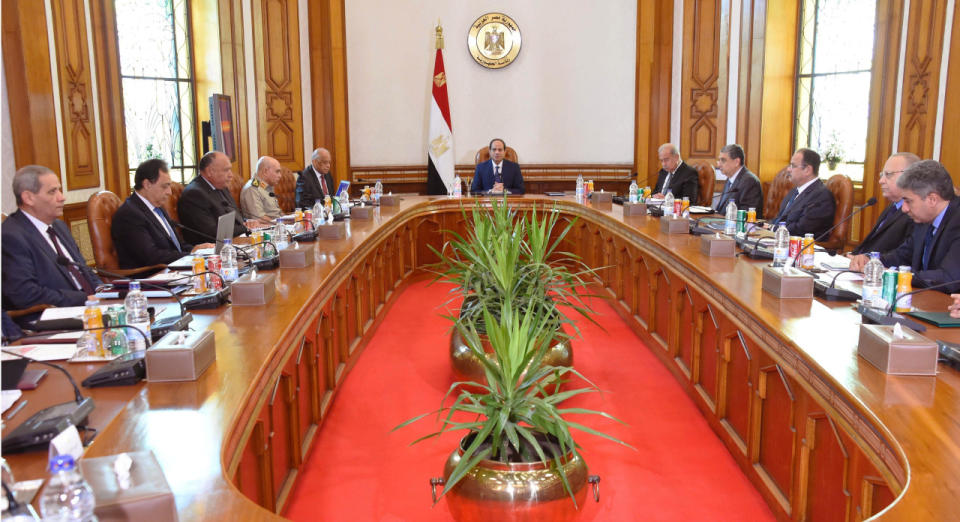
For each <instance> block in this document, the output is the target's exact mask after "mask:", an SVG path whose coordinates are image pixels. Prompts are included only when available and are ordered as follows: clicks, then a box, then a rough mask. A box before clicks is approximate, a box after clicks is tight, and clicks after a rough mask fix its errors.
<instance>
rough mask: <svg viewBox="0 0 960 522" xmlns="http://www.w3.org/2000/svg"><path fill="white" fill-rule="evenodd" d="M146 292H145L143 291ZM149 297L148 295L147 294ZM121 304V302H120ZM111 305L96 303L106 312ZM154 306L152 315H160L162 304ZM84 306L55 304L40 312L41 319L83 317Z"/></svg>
mask: <svg viewBox="0 0 960 522" xmlns="http://www.w3.org/2000/svg"><path fill="white" fill-rule="evenodd" d="M144 294H146V292H144ZM159 295H162V297H170V294H169V293H167V292H158V296H159ZM148 297H149V296H148ZM120 304H122V303H120ZM110 306H111V305H97V308H99V309H100V312H101V313H103V312H106V311H107V308H110ZM151 306H153V307H154V315H155V316H158V315H160V312H162V311H163V308H164V307H163V306H157V305H151ZM86 308H87V307H86V306H57V307H54V308H47V309H45V310H44V311H43V313H42V314H40V320H41V321H47V320H50V319H81V320H82V319H83V311H84V310H85V309H86Z"/></svg>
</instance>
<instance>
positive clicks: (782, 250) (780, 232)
mask: <svg viewBox="0 0 960 522" xmlns="http://www.w3.org/2000/svg"><path fill="white" fill-rule="evenodd" d="M773 237H774V241H773V266H785V265H786V264H787V258H788V257H789V256H790V231H789V230H788V229H787V223H786V222H785V221H781V222H780V224H779V225H777V228H776V230H774V232H773Z"/></svg>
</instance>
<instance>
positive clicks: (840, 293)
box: [813, 270, 860, 301]
mask: <svg viewBox="0 0 960 522" xmlns="http://www.w3.org/2000/svg"><path fill="white" fill-rule="evenodd" d="M858 273H859V272H854V271H853V270H839V271H837V273H836V275H834V276H833V278H832V279H831V280H830V285H829V286H827V284H826V283H824V282H823V281H821V280H819V279H815V280H814V281H813V295H815V296H817V297H820V298H823V299H826V300H827V301H856V300H857V299H860V295H859V294H857V293H856V292H853V291H850V290H847V289H845V288H837V287H836V284H837V278H838V277H840V276H841V275H843V274H858Z"/></svg>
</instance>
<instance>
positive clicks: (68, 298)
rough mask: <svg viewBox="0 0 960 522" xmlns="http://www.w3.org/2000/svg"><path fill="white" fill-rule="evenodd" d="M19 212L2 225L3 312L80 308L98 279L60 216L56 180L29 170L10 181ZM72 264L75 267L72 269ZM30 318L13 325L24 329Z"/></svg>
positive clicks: (37, 168)
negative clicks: (46, 307)
mask: <svg viewBox="0 0 960 522" xmlns="http://www.w3.org/2000/svg"><path fill="white" fill-rule="evenodd" d="M13 194H14V197H15V198H16V200H17V207H18V210H17V211H16V212H14V213H13V214H10V217H8V218H7V220H6V221H4V222H3V227H2V230H3V232H2V245H3V248H2V249H0V250H2V269H0V271H2V280H3V309H4V310H22V309H24V308H30V307H31V306H34V305H39V304H48V305H53V306H81V305H83V303H84V302H85V301H86V298H87V296H88V295H91V294H93V293H95V291H96V287H97V286H99V285H100V284H102V283H101V281H100V278H98V277H97V276H96V274H94V273H93V271H92V270H90V268H89V267H88V266H87V264H86V262H85V261H84V259H83V256H82V255H81V254H80V249H79V248H78V247H77V243H76V242H75V241H74V240H73V237H72V236H71V235H70V229H69V227H67V224H66V223H64V222H63V221H61V220H60V219H58V218H59V217H60V216H62V215H63V203H64V201H66V198H64V197H63V191H62V189H61V186H60V177H59V176H57V174H55V173H54V172H53V171H51V170H50V169H48V168H46V167H41V166H39V165H28V166H26V167H23V168H21V169H20V170H18V171H17V173H16V174H15V175H14V177H13ZM73 263H75V264H73ZM38 316H39V314H33V315H29V316H25V317H21V318H19V319H18V321H19V322H20V324H26V323H27V322H29V321H32V320H33V319H36V318H37V317H38Z"/></svg>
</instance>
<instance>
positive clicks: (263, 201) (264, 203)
mask: <svg viewBox="0 0 960 522" xmlns="http://www.w3.org/2000/svg"><path fill="white" fill-rule="evenodd" d="M281 173H282V171H281V167H280V162H279V161H277V160H275V159H274V158H271V157H270V156H263V157H262V158H260V160H258V161H257V172H256V174H254V176H253V177H252V178H250V180H249V181H247V183H246V184H245V185H244V186H243V189H242V190H241V191H240V210H242V211H243V217H244V219H252V220H255V221H258V222H260V223H261V224H262V225H263V226H268V225H270V224H272V223H273V222H274V220H276V219H277V218H279V217H280V216H281V215H283V212H282V211H281V210H280V205H279V204H278V203H277V195H276V194H275V193H274V191H273V186H274V185H276V184H277V183H278V182H279V181H280V175H281Z"/></svg>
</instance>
